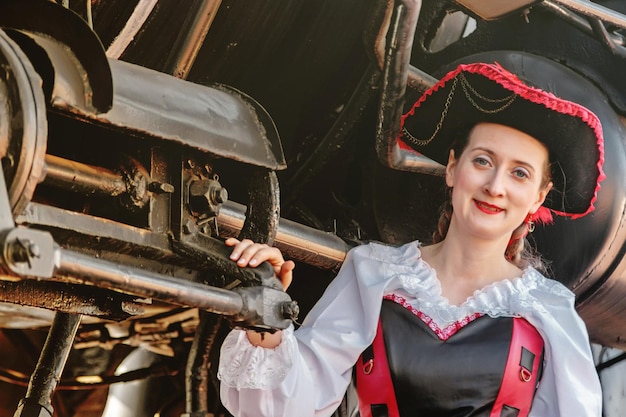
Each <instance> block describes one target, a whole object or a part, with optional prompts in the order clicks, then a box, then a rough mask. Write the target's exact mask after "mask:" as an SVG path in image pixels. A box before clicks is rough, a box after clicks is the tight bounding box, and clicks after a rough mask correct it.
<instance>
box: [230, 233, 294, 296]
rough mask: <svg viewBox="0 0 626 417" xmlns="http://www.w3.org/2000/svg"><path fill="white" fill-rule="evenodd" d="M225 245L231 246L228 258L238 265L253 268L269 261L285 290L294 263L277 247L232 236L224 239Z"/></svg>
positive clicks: (291, 276) (289, 281)
mask: <svg viewBox="0 0 626 417" xmlns="http://www.w3.org/2000/svg"><path fill="white" fill-rule="evenodd" d="M225 243H226V245H227V246H230V247H232V248H233V251H232V253H231V254H230V259H231V260H232V261H235V262H236V263H237V265H238V266H240V267H242V268H243V267H246V266H249V267H251V268H254V267H256V266H259V265H260V264H261V263H262V262H265V261H267V262H269V263H270V265H272V266H273V267H274V273H275V274H276V276H277V277H278V279H279V280H280V282H281V283H282V284H283V290H287V288H288V287H289V285H290V284H291V280H292V278H293V272H292V271H293V269H294V268H295V267H296V264H295V263H294V262H293V261H285V259H284V258H283V254H282V253H281V252H280V250H279V249H278V248H274V247H272V246H268V245H266V244H264V243H254V242H253V241H251V240H249V239H244V240H242V241H239V240H237V239H235V238H234V237H231V238H229V239H226V242H225Z"/></svg>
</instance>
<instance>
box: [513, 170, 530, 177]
mask: <svg viewBox="0 0 626 417" xmlns="http://www.w3.org/2000/svg"><path fill="white" fill-rule="evenodd" d="M513 175H515V176H516V177H518V178H523V179H526V178H529V177H530V175H528V172H526V171H525V170H523V169H516V170H515V171H513Z"/></svg>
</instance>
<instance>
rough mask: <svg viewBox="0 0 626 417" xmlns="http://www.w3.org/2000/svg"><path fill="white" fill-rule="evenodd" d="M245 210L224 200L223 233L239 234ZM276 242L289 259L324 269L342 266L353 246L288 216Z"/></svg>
mask: <svg viewBox="0 0 626 417" xmlns="http://www.w3.org/2000/svg"><path fill="white" fill-rule="evenodd" d="M245 212H246V208H245V206H244V205H242V204H238V203H235V202H232V201H228V202H226V203H224V204H223V205H222V207H221V208H220V212H219V214H218V216H217V224H218V230H219V234H220V236H221V237H236V236H237V235H238V234H239V231H240V230H241V228H242V227H243V223H244V219H245ZM274 243H275V245H276V247H278V248H279V249H281V250H282V251H283V252H284V253H285V254H286V255H287V256H289V257H290V258H292V259H294V260H298V261H302V262H306V263H308V264H310V265H314V266H317V267H319V268H324V269H333V268H336V267H338V266H340V265H341V263H342V262H343V260H344V258H345V257H346V253H347V252H348V250H349V249H350V246H349V245H348V244H347V243H346V242H344V241H343V240H342V239H341V238H339V237H338V236H336V235H334V234H332V233H327V232H323V231H320V230H318V229H314V228H312V227H307V226H304V225H301V224H298V223H296V222H293V221H290V220H286V219H280V221H279V223H278V232H277V234H276V239H275V241H274Z"/></svg>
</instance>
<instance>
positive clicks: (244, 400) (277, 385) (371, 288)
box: [219, 247, 385, 417]
mask: <svg viewBox="0 0 626 417" xmlns="http://www.w3.org/2000/svg"><path fill="white" fill-rule="evenodd" d="M247 249H250V251H247ZM256 249H259V250H256ZM256 249H255V248H254V247H253V248H250V247H246V249H245V250H243V251H242V252H241V253H239V254H238V256H235V258H236V259H241V258H244V259H246V260H250V259H253V258H254V259H257V261H259V262H260V261H261V259H264V260H268V259H273V260H274V261H275V262H276V263H275V264H273V265H274V266H275V268H279V267H280V268H281V270H283V271H284V270H286V271H287V273H290V272H291V270H293V268H291V269H290V267H289V266H287V267H286V268H283V265H284V264H281V262H280V258H278V257H277V256H275V255H276V254H275V252H273V251H271V252H270V251H267V250H266V249H267V248H266V247H257V248H256ZM246 251H247V252H246ZM271 253H274V255H270V254H271ZM368 253H369V249H368V248H363V247H361V249H360V250H359V249H357V250H354V251H351V252H350V253H349V254H348V256H347V257H346V260H345V261H344V263H343V266H342V268H341V270H340V271H339V274H338V275H337V277H336V278H335V279H334V280H333V281H332V282H331V284H330V285H329V286H328V288H327V289H326V291H325V292H324V294H323V295H322V297H321V298H320V300H318V302H317V303H316V305H315V306H314V307H313V309H312V310H311V312H310V313H309V314H308V315H307V317H306V318H305V320H304V322H303V324H302V326H301V327H300V328H299V329H298V330H297V331H295V332H294V331H293V330H292V329H291V328H290V329H286V330H285V331H283V332H282V335H281V336H280V338H281V340H280V343H278V345H276V346H275V347H274V348H263V347H260V346H254V345H253V343H255V340H254V339H253V338H254V337H256V336H254V335H250V336H251V337H250V338H249V337H248V332H245V331H241V330H234V331H232V332H231V333H230V334H229V335H228V337H227V339H226V340H225V342H224V344H223V345H222V351H221V357H220V365H219V377H220V379H221V387H220V390H221V392H220V394H221V398H222V403H223V404H224V405H225V406H226V408H227V409H228V410H229V411H230V412H231V413H232V414H234V415H236V416H241V417H243V416H254V417H261V416H272V417H279V416H298V417H322V416H329V415H331V414H332V413H333V412H334V411H335V410H336V408H337V406H338V405H339V404H340V402H341V399H342V398H343V395H344V393H345V390H346V388H347V386H348V384H349V383H350V380H351V375H352V367H353V366H354V363H355V362H356V360H357V358H358V356H359V355H360V354H361V352H362V351H363V350H364V349H365V348H366V347H367V346H368V345H369V344H370V343H371V341H372V340H373V338H374V334H375V330H376V324H377V321H378V316H379V314H380V305H381V302H382V296H383V291H384V287H385V280H384V273H383V272H382V271H381V269H382V267H381V265H380V262H377V261H375V260H372V259H370V258H368V257H367V254H368ZM249 254H254V255H253V256H251V257H249V256H248V255H249ZM363 254H365V256H363ZM257 255H258V256H257ZM265 256H268V257H267V258H265ZM355 258H358V260H355ZM242 263H243V264H248V265H251V264H250V261H247V262H246V261H242ZM255 263H256V262H255ZM357 269H358V270H361V271H367V274H368V276H367V277H366V276H363V275H364V272H358V273H357ZM372 277H377V278H376V279H373V278H372ZM368 278H369V279H368ZM266 337H267V336H266ZM261 342H262V343H263V341H261Z"/></svg>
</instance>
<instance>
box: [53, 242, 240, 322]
mask: <svg viewBox="0 0 626 417" xmlns="http://www.w3.org/2000/svg"><path fill="white" fill-rule="evenodd" d="M55 272H56V275H60V276H63V275H69V276H70V277H72V279H80V280H82V281H84V282H85V283H89V284H92V285H96V286H98V287H103V288H109V289H115V290H118V291H124V292H128V293H130V294H134V295H138V296H141V297H145V298H155V299H158V300H161V301H165V302H169V303H172V304H176V305H181V306H186V307H192V308H200V309H203V310H206V311H210V312H212V313H217V314H222V315H227V316H233V315H237V314H238V313H240V312H241V311H242V310H243V308H244V302H243V299H242V297H241V295H239V294H237V293H236V292H234V291H229V290H225V289H222V288H217V287H210V286H207V285H203V284H199V283H196V282H191V281H185V280H180V279H176V278H172V277H169V276H165V275H160V274H156V273H152V272H149V271H143V270H141V269H138V268H133V267H130V266H125V265H122V264H117V263H114V262H110V261H105V260H102V259H95V258H93V257H90V256H87V255H83V254H80V253H76V252H72V251H68V250H65V249H58V253H57V268H56V270H55Z"/></svg>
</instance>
